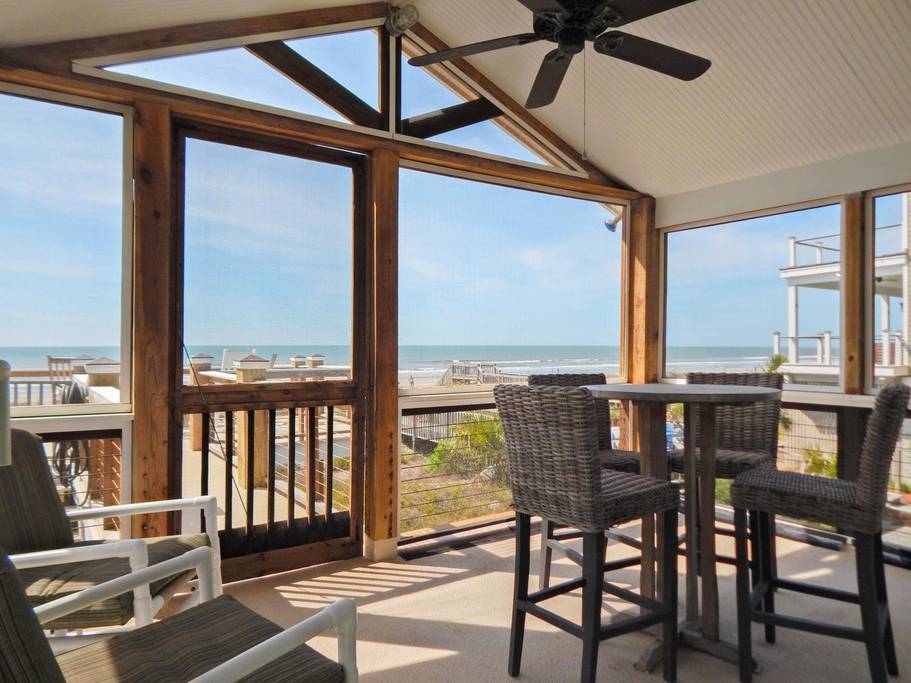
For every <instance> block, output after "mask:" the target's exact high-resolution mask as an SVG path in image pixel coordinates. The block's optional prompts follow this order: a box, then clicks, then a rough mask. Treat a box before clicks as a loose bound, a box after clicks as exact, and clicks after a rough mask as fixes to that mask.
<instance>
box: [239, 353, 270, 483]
mask: <svg viewBox="0 0 911 683" xmlns="http://www.w3.org/2000/svg"><path fill="white" fill-rule="evenodd" d="M265 379H266V369H265V367H256V368H245V367H239V368H238V369H237V383H238V384H247V383H253V382H262V381H263V380H265ZM249 422H250V420H249V419H248V417H247V411H246V410H240V411H238V412H237V433H238V435H239V436H240V438H239V439H238V440H237V481H238V482H241V485H245V482H246V481H247V469H248V468H250V467H252V468H253V486H254V487H255V488H266V486H267V484H268V478H269V411H268V410H257V411H255V412H254V413H253V424H249ZM249 429H252V430H253V452H252V453H251V452H250V449H249V447H248V444H249V443H250V442H249V440H248V438H247V433H248V430H249Z"/></svg>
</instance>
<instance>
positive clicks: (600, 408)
mask: <svg viewBox="0 0 911 683" xmlns="http://www.w3.org/2000/svg"><path fill="white" fill-rule="evenodd" d="M606 381H607V378H606V377H605V376H604V375H603V374H601V373H597V372H557V373H552V374H549V375H529V376H528V386H530V387H584V386H587V385H589V384H604V383H605V382H606ZM595 420H596V422H597V425H598V448H600V449H601V450H602V451H604V450H609V449H611V448H613V447H614V444H613V439H612V438H611V419H610V402H608V401H595Z"/></svg>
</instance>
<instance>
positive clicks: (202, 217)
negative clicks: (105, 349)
mask: <svg viewBox="0 0 911 683" xmlns="http://www.w3.org/2000/svg"><path fill="white" fill-rule="evenodd" d="M340 156H341V155H340ZM185 174H186V177H185V181H184V184H185V200H184V202H185V206H184V275H183V280H184V305H183V316H184V325H183V330H184V336H183V344H184V346H183V349H182V355H183V359H182V360H183V365H184V367H185V372H184V379H185V381H186V382H187V383H194V384H197V383H198V384H234V383H247V382H289V381H313V380H337V379H349V378H350V377H351V376H352V352H351V348H352V347H351V340H352V316H353V303H352V302H353V263H354V256H353V235H354V227H353V221H354V208H353V207H354V204H355V202H354V187H355V183H354V172H353V169H352V167H351V166H349V165H346V164H344V163H327V162H325V161H321V160H320V161H317V160H313V159H309V158H302V157H298V156H288V155H286V154H278V153H273V152H269V151H262V150H260V149H250V148H247V147H241V146H237V145H234V144H222V143H220V142H213V141H208V140H200V139H194V138H189V139H187V140H186V162H185Z"/></svg>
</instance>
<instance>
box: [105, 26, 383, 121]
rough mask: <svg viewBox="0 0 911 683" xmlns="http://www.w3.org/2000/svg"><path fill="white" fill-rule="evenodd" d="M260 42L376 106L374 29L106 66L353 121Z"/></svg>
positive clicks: (216, 92)
mask: <svg viewBox="0 0 911 683" xmlns="http://www.w3.org/2000/svg"><path fill="white" fill-rule="evenodd" d="M260 46H273V47H277V48H278V49H279V50H281V51H283V52H284V53H285V54H286V55H289V56H290V58H291V59H290V61H291V62H292V65H293V63H294V61H295V55H299V56H300V57H302V58H304V59H305V60H306V61H307V62H309V64H311V65H313V66H315V67H316V68H318V69H320V70H322V71H323V72H325V73H326V74H328V75H329V76H330V77H331V78H332V79H333V80H335V81H337V82H338V83H340V84H341V85H343V86H344V87H345V88H347V89H348V90H350V92H351V93H353V94H354V95H355V96H356V97H357V98H359V99H360V100H362V101H363V102H364V104H366V105H367V107H368V108H370V109H376V107H377V102H378V95H377V68H378V67H377V59H378V58H377V52H378V50H377V34H376V31H373V30H365V31H353V32H349V33H339V34H331V35H323V36H312V37H307V38H296V39H293V40H287V41H284V42H283V43H281V42H279V41H275V42H273V43H268V44H265V43H263V44H260V45H251V46H250V47H249V49H248V48H246V47H236V48H229V49H224V50H214V51H210V52H196V53H191V54H184V55H177V56H174V57H162V58H158V59H151V60H145V61H139V62H129V63H124V64H115V65H111V66H107V67H105V69H106V70H108V71H112V72H115V73H119V74H125V75H129V76H137V77H140V78H144V79H148V80H152V81H157V82H159V83H163V84H165V85H170V86H178V87H181V88H190V89H192V90H197V91H201V92H204V93H209V94H213V95H220V96H223V97H230V98H232V99H236V100H243V101H244V102H247V103H252V104H257V105H265V106H267V107H275V108H278V109H284V110H287V111H292V112H297V113H300V114H307V115H310V116H318V117H321V118H326V119H330V120H333V121H341V122H346V123H350V120H349V119H348V118H347V117H346V116H344V115H343V114H342V113H340V112H338V111H335V110H334V109H333V108H332V107H330V106H329V105H327V104H326V103H325V102H323V101H322V100H321V99H320V98H319V97H318V96H317V95H315V94H313V93H311V92H309V91H308V90H306V89H305V88H303V87H301V85H299V84H298V83H296V82H295V81H294V80H293V79H292V78H291V77H289V76H287V75H285V74H283V73H282V72H280V71H279V70H277V69H276V68H273V66H272V65H270V64H269V63H268V62H267V61H266V57H264V56H258V55H257V54H255V53H254V52H255V51H256V50H257V49H258V48H259V47H260Z"/></svg>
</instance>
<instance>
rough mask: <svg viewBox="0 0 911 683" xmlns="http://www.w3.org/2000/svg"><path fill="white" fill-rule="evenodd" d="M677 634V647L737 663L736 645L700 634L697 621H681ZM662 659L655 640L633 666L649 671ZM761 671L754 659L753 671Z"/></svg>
mask: <svg viewBox="0 0 911 683" xmlns="http://www.w3.org/2000/svg"><path fill="white" fill-rule="evenodd" d="M677 634H678V636H679V638H680V640H679V642H678V647H689V648H692V649H693V650H698V651H699V652H704V653H705V654H707V655H712V656H713V657H717V658H718V659H723V660H724V661H726V662H730V663H731V664H734V665H736V664H738V659H737V646H736V645H734V644H733V643H728V642H725V641H723V640H709V639H708V638H706V637H705V636H703V635H702V629H701V628H700V626H699V624H698V623H695V622H690V621H683V622H681V623H680V627H679V628H678V630H677ZM662 659H663V651H662V647H661V641H655V642H654V643H652V644H650V645H649V646H648V647H647V648H645V650H644V651H643V652H642V654H641V655H640V656H639V661H637V662H636V665H635V667H636V669H637V670H639V671H645V672H647V673H651V672H652V671H654V670H655V668H656V667H657V666H658V665H659V664H661V660H662ZM761 671H762V666H761V665H760V664H759V662H757V661H756V660H755V659H754V660H753V673H757V674H758V673H760V672H761Z"/></svg>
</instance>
